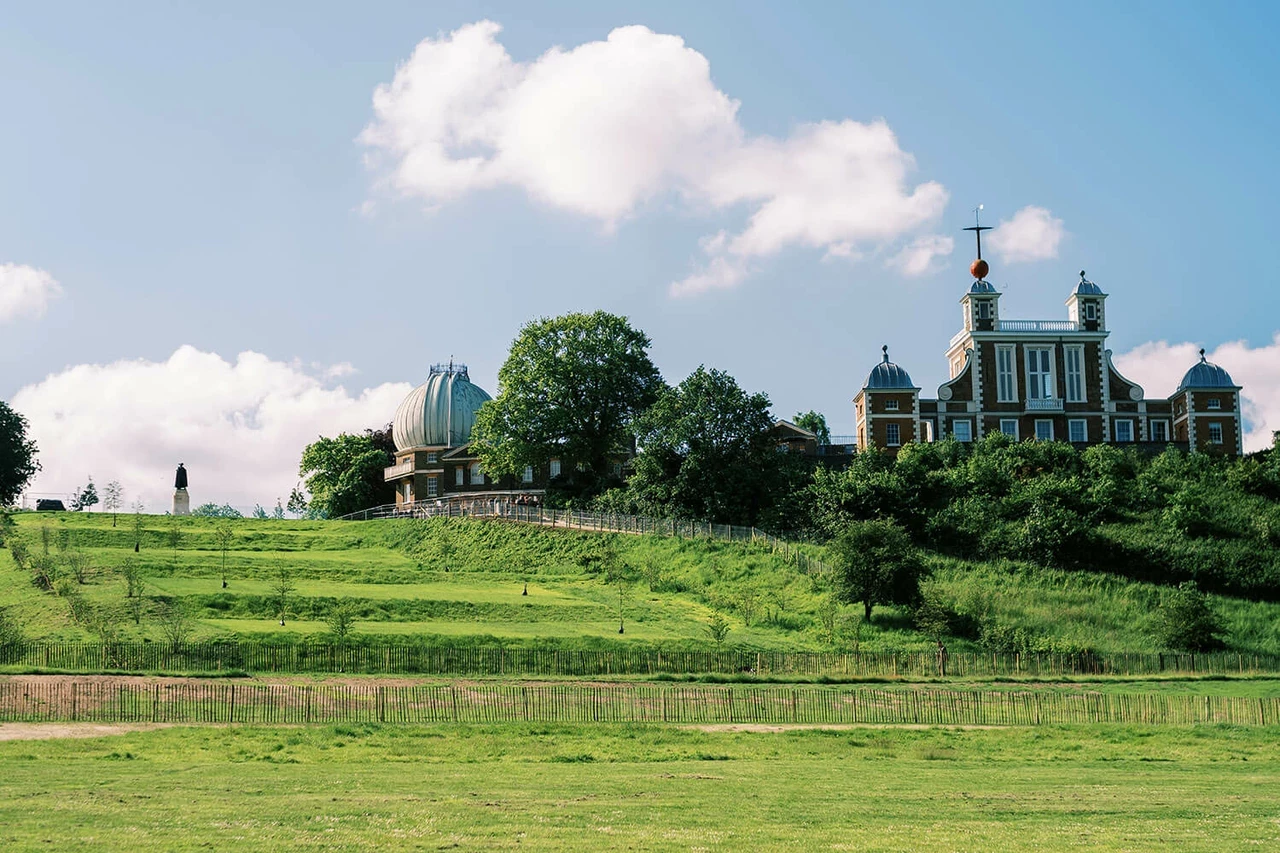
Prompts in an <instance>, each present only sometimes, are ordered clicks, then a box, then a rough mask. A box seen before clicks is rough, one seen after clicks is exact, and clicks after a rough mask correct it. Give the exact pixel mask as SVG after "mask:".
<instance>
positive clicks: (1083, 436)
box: [1067, 418, 1089, 444]
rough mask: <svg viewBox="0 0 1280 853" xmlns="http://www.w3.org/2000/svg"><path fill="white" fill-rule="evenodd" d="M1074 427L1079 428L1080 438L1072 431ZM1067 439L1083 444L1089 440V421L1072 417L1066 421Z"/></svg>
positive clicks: (1073, 442)
mask: <svg viewBox="0 0 1280 853" xmlns="http://www.w3.org/2000/svg"><path fill="white" fill-rule="evenodd" d="M1076 427H1079V428H1080V438H1078V439H1077V438H1076V437H1075V435H1074V434H1073V431H1074V429H1075V428H1076ZM1067 440H1068V441H1070V442H1071V443H1072V444H1084V443H1085V442H1087V441H1088V440H1089V422H1088V421H1087V420H1085V419H1084V418H1072V419H1071V420H1069V421H1067Z"/></svg>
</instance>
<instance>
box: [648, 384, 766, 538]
mask: <svg viewBox="0 0 1280 853" xmlns="http://www.w3.org/2000/svg"><path fill="white" fill-rule="evenodd" d="M772 426H773V417H772V416H771V415H770V414H769V398H768V397H767V396H766V395H764V394H749V393H747V392H746V391H744V390H743V389H742V388H741V387H740V386H739V385H738V383H737V382H736V381H735V380H734V378H733V377H732V376H730V375H729V374H728V373H725V372H723V371H720V370H708V369H707V368H706V367H699V368H698V369H697V370H695V371H694V372H693V373H692V374H690V375H689V377H688V378H687V379H685V380H684V381H683V382H681V383H680V384H679V385H677V386H676V387H674V388H669V389H667V390H666V391H664V392H663V393H662V395H661V396H660V397H659V398H658V401H657V402H656V403H654V405H653V406H651V407H650V408H649V409H647V410H646V411H645V412H644V413H643V414H641V415H640V417H639V418H637V419H636V424H635V433H636V440H637V442H638V443H639V445H640V449H641V452H640V454H639V455H638V456H637V457H636V459H635V463H634V464H635V472H634V473H633V474H632V476H631V479H630V482H629V483H628V491H629V492H630V494H631V496H632V498H633V500H634V501H635V503H636V504H637V505H639V507H641V508H643V509H644V510H645V511H646V512H649V513H654V514H658V515H671V516H675V517H678V518H691V519H699V520H703V521H714V522H718V523H721V524H744V525H753V524H755V523H756V521H757V519H758V518H759V516H760V513H761V511H762V510H763V508H764V507H766V506H768V505H769V504H770V502H771V494H772V492H773V490H774V487H775V486H776V485H777V482H776V480H777V477H776V473H777V467H778V464H777V463H778V459H779V454H778V451H777V448H776V446H775V445H776V443H775V442H774V440H773V438H772V436H771V435H770V430H771V428H772Z"/></svg>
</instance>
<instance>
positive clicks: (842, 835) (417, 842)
mask: <svg viewBox="0 0 1280 853" xmlns="http://www.w3.org/2000/svg"><path fill="white" fill-rule="evenodd" d="M1277 735H1280V731H1277V730H1275V729H1255V730H1245V729H1233V728H1228V727H1199V728H1180V729H1172V728H1171V729H1154V728H1140V727H1122V726H1115V727H1098V728H1093V729H1090V728H1083V727H1064V728H1046V729H1006V730H999V731H994V730H976V731H957V730H902V729H872V728H865V729H851V730H841V731H817V730H803V731H791V732H786V733H741V732H704V731H697V730H689V729H674V728H652V727H601V728H595V729H591V728H584V727H571V726H563V727H562V726H551V727H538V728H533V729H530V728H523V727H515V726H510V727H460V728H455V727H434V728H433V727H413V728H400V727H394V728H393V727H384V728H379V727H374V726H354V727H352V726H346V727H343V726H339V727H317V728H289V729H269V728H232V729H226V728H175V729H168V730H159V731H152V732H139V733H129V734H122V735H117V736H112V737H105V738H95V739H86V740H58V741H9V742H0V844H3V846H4V848H5V849H6V850H32V849H94V850H104V849H105V850H113V849H131V850H135V849H165V850H192V849H218V850H227V849H231V850H263V849H277V848H285V847H289V848H300V849H326V850H365V849H429V850H438V849H463V850H491V849H532V850H566V849H611V850H628V849H630V850H690V849H694V850H709V849H719V850H745V849H754V850H759V849H792V850H822V849H828V850H926V851H934V850H936V851H954V850H974V851H1000V850H1073V849H1074V850H1172V849H1176V850H1188V851H1200V850H1203V851H1222V850H1232V849H1275V848H1276V847H1277V846H1278V845H1280V822H1278V821H1277V814H1278V813H1280V812H1278V811H1277V798H1276V794H1275V792H1276V791H1277V790H1280V737H1277Z"/></svg>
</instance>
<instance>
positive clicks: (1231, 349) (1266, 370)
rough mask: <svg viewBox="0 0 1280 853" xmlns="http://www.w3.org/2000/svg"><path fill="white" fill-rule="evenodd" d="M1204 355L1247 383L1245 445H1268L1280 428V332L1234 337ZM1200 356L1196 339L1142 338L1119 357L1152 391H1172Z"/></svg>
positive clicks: (1160, 393)
mask: <svg viewBox="0 0 1280 853" xmlns="http://www.w3.org/2000/svg"><path fill="white" fill-rule="evenodd" d="M1205 356H1206V358H1208V360H1209V361H1211V362H1213V363H1214V364H1217V365H1219V366H1221V367H1222V368H1224V369H1225V370H1226V371H1227V373H1229V374H1231V378H1232V379H1233V380H1235V383H1236V384H1237V385H1240V386H1243V388H1244V390H1242V391H1241V392H1240V401H1241V408H1242V414H1243V415H1244V420H1245V435H1244V449H1245V451H1246V452H1249V451H1253V450H1261V449H1262V448H1264V447H1269V446H1270V445H1271V434H1272V431H1273V430H1277V429H1280V332H1277V333H1276V335H1275V337H1274V339H1273V340H1272V342H1271V343H1270V344H1267V345H1266V346H1260V347H1250V346H1249V345H1248V344H1247V343H1245V342H1244V341H1231V342H1228V343H1225V344H1221V345H1220V346H1219V347H1218V348H1217V349H1215V350H1213V351H1212V352H1206V354H1205ZM1199 360H1200V347H1199V346H1197V345H1196V344H1191V343H1179V344H1170V343H1167V342H1165V341H1153V342H1150V343H1145V344H1142V345H1141V346H1137V347H1135V348H1133V349H1132V350H1130V351H1129V352H1127V353H1125V354H1124V355H1117V356H1116V358H1115V362H1116V367H1117V368H1119V369H1120V372H1121V373H1123V374H1124V375H1125V376H1127V377H1128V378H1129V379H1132V380H1133V381H1134V382H1137V383H1138V384H1139V385H1141V386H1142V387H1143V389H1144V390H1145V391H1146V393H1147V395H1148V396H1151V397H1167V396H1168V395H1170V394H1172V393H1173V392H1174V390H1175V389H1176V388H1177V387H1178V383H1179V382H1181V381H1182V376H1183V374H1184V373H1186V372H1187V371H1188V370H1189V369H1190V368H1191V367H1192V366H1193V365H1195V363H1196V362H1198V361H1199Z"/></svg>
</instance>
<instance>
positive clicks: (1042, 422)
mask: <svg viewBox="0 0 1280 853" xmlns="http://www.w3.org/2000/svg"><path fill="white" fill-rule="evenodd" d="M1041 427H1048V428H1049V434H1048V435H1041V434H1040V428H1041ZM1036 441H1053V419H1052V418H1036Z"/></svg>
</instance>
